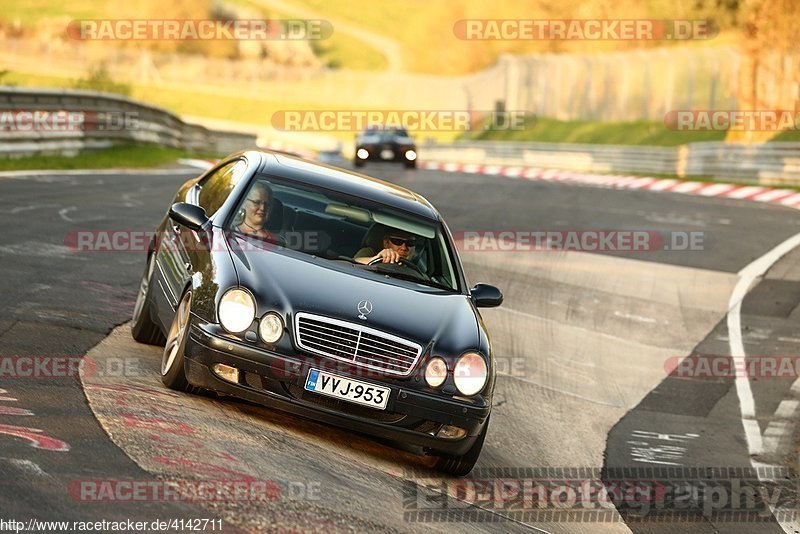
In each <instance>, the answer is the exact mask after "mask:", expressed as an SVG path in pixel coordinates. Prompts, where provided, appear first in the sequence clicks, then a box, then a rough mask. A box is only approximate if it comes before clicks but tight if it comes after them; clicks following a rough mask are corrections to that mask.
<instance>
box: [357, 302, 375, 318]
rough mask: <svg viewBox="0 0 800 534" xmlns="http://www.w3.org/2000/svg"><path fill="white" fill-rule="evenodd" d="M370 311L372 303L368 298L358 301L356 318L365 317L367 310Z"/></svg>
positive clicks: (367, 313)
mask: <svg viewBox="0 0 800 534" xmlns="http://www.w3.org/2000/svg"><path fill="white" fill-rule="evenodd" d="M371 311H372V303H371V302H370V301H368V300H362V301H361V302H359V303H358V318H359V319H366V318H367V315H369V312H371Z"/></svg>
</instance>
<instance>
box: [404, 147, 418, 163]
mask: <svg viewBox="0 0 800 534" xmlns="http://www.w3.org/2000/svg"><path fill="white" fill-rule="evenodd" d="M406 159H407V160H408V161H414V160H415V159H417V153H416V152H414V151H413V150H406Z"/></svg>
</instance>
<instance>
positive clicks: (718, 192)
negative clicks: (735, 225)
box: [419, 161, 800, 209]
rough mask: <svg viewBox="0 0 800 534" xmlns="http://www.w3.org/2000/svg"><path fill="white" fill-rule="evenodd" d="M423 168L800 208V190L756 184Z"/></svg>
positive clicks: (429, 164) (506, 168) (428, 164)
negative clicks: (750, 201)
mask: <svg viewBox="0 0 800 534" xmlns="http://www.w3.org/2000/svg"><path fill="white" fill-rule="evenodd" d="M419 167H420V168H421V169H428V170H435V171H444V172H464V173H470V174H488V175H495V176H504V177H506V178H515V179H523V180H541V181H547V182H563V183H571V184H576V185H588V186H592V187H606V188H609V189H634V190H642V191H663V192H669V193H682V194H685V195H696V196H703V197H721V198H733V199H736V200H754V201H756V202H768V203H771V204H779V205H781V206H788V207H790V208H798V209H800V191H796V190H794V189H776V188H770V187H761V186H755V185H735V184H725V183H707V182H692V181H686V180H674V179H671V178H648V177H640V176H620V175H603V174H587V173H582V172H576V171H568V170H560V169H541V168H536V167H519V166H511V165H476V164H469V163H441V162H436V161H421V162H419Z"/></svg>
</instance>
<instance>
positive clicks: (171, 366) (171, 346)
mask: <svg viewBox="0 0 800 534" xmlns="http://www.w3.org/2000/svg"><path fill="white" fill-rule="evenodd" d="M191 314H192V291H191V290H187V291H186V292H185V293H184V294H183V297H182V298H181V301H180V303H179V304H178V308H177V309H176V310H175V317H174V318H173V319H172V326H170V327H169V333H168V334H167V343H166V345H165V346H164V355H163V356H162V357H161V382H163V383H164V385H165V386H167V387H168V388H170V389H174V390H177V391H188V392H190V393H197V392H199V391H200V388H197V387H195V386H192V385H191V384H189V381H188V380H186V373H185V372H184V366H183V361H184V357H183V355H184V353H185V352H186V342H187V340H188V339H189V325H190V323H191V320H190V319H191Z"/></svg>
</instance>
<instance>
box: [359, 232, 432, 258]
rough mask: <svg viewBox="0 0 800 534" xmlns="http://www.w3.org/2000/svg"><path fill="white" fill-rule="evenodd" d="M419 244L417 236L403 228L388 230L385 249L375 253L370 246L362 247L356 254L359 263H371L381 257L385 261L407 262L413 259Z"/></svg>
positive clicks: (384, 244) (385, 237)
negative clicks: (404, 230)
mask: <svg viewBox="0 0 800 534" xmlns="http://www.w3.org/2000/svg"><path fill="white" fill-rule="evenodd" d="M416 246H417V237H416V236H414V235H412V234H408V233H406V232H403V231H401V230H394V229H390V230H388V231H387V232H386V233H385V234H384V236H383V250H381V251H380V252H378V253H377V254H376V253H375V251H374V250H372V249H370V248H362V249H361V250H359V251H358V252H357V253H356V255H355V258H354V259H355V261H357V262H358V263H365V264H366V263H370V262H372V261H375V260H377V259H380V260H381V262H383V263H405V262H408V261H411V257H412V256H413V255H414V250H416Z"/></svg>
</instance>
